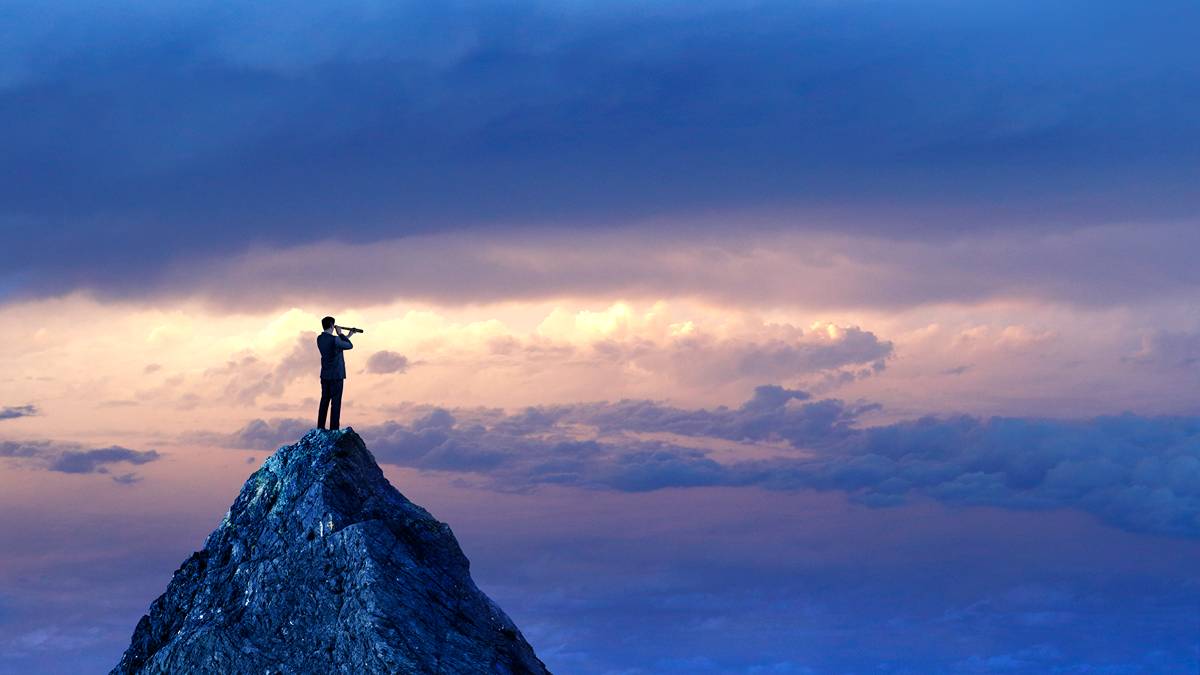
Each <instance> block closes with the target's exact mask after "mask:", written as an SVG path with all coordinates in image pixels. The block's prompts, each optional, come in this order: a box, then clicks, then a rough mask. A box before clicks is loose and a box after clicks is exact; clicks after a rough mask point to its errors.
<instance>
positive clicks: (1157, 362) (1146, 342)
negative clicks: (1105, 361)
mask: <svg viewBox="0 0 1200 675" xmlns="http://www.w3.org/2000/svg"><path fill="white" fill-rule="evenodd" d="M1127 360H1128V361H1131V362H1133V363H1137V364H1140V365H1144V366H1148V367H1151V368H1155V369H1158V370H1164V371H1177V370H1180V369H1184V370H1191V369H1195V368H1196V367H1197V365H1198V364H1200V333H1195V332H1189V331H1162V330H1160V331H1154V332H1151V333H1147V334H1145V335H1143V336H1142V340H1141V348H1140V349H1138V351H1136V352H1135V353H1133V354H1132V355H1130V356H1129V357H1128V358H1127Z"/></svg>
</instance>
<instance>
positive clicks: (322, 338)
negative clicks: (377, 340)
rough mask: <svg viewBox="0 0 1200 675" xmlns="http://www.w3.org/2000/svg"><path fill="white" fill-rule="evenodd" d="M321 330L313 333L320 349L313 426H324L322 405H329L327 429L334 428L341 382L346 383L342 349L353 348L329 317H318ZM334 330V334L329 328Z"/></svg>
mask: <svg viewBox="0 0 1200 675" xmlns="http://www.w3.org/2000/svg"><path fill="white" fill-rule="evenodd" d="M321 328H323V329H324V332H322V333H321V334H320V335H318V336H317V349H319V350H320V351H321V407H320V408H318V409H317V428H318V429H324V428H325V408H326V406H328V407H329V409H330V410H329V428H330V430H336V429H337V428H338V426H339V425H340V423H341V416H342V385H343V384H344V383H345V382H346V359H345V358H344V357H343V356H342V352H344V351H346V350H347V349H354V345H352V344H350V340H348V339H347V338H346V335H345V334H344V333H342V329H341V327H340V326H335V325H334V320H333V317H332V316H327V317H325V318H324V319H321ZM334 330H337V335H334V334H333V331H334Z"/></svg>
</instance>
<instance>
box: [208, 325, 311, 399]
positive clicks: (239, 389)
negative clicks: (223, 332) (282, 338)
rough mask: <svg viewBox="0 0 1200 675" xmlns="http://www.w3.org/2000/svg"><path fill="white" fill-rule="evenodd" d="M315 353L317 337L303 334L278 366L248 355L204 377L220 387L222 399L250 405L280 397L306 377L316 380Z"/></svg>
mask: <svg viewBox="0 0 1200 675" xmlns="http://www.w3.org/2000/svg"><path fill="white" fill-rule="evenodd" d="M315 351H316V333H313V332H303V333H300V334H299V335H298V336H297V338H296V340H295V342H293V343H292V348H291V350H289V351H288V352H287V354H286V355H285V356H284V357H283V358H282V359H281V360H280V361H279V362H278V363H275V364H269V363H267V362H265V361H263V360H262V359H260V358H259V357H258V356H257V355H256V354H254V353H253V352H249V351H247V352H243V353H241V354H238V355H237V356H235V357H234V358H233V359H230V360H229V361H226V362H225V363H224V364H222V365H220V366H217V367H215V368H210V369H208V370H207V371H205V373H204V376H205V378H207V379H209V380H211V381H214V382H217V383H219V384H220V386H222V388H223V392H222V397H223V398H231V399H233V400H236V401H238V402H241V403H244V404H247V405H253V404H255V403H256V402H257V401H258V399H259V398H260V397H262V396H278V395H280V394H282V393H283V391H284V389H285V388H286V387H287V385H289V384H291V383H292V382H294V381H295V380H298V379H300V378H301V377H303V376H304V375H305V374H309V375H312V376H313V377H314V378H315V377H316V376H317V374H318V372H319V370H320V368H319V364H318V359H317V358H316V357H315V356H314V353H315Z"/></svg>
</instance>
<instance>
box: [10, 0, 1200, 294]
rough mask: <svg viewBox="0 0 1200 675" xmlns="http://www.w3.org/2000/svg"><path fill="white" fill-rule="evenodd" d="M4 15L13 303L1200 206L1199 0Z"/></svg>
mask: <svg viewBox="0 0 1200 675" xmlns="http://www.w3.org/2000/svg"><path fill="white" fill-rule="evenodd" d="M0 11H2V12H3V15H2V16H0V19H2V20H3V21H4V24H5V25H8V26H12V27H13V28H14V29H13V30H12V31H6V37H7V39H6V40H5V43H4V45H3V46H0V64H2V65H0V144H3V147H4V148H5V152H4V153H3V155H2V156H0V173H2V174H3V175H5V176H7V177H9V178H8V179H6V180H5V181H2V182H0V204H3V205H4V206H3V207H2V210H0V228H3V231H4V235H5V243H6V245H7V246H9V247H11V248H12V249H13V250H20V251H21V252H22V255H21V256H18V257H16V258H14V259H13V260H10V261H9V263H8V266H7V268H6V271H5V273H4V274H3V276H0V297H20V296H25V295H31V294H33V295H37V294H44V293H51V292H58V291H62V290H67V289H71V288H78V287H89V288H93V289H96V290H98V291H100V292H101V293H104V294H115V295H120V296H139V295H141V294H143V293H145V292H147V289H152V288H155V284H156V283H157V282H160V281H161V280H162V279H163V278H164V275H166V274H167V273H168V272H169V270H171V269H173V268H174V267H175V266H176V265H178V264H181V263H185V262H188V261H195V260H204V259H217V258H219V257H221V256H224V255H227V254H229V253H231V252H238V251H243V250H245V249H246V248H247V247H248V246H264V247H275V246H279V245H287V244H297V243H307V242H318V241H326V240H331V239H335V240H343V241H350V242H370V241H377V240H382V239H388V238H394V237H396V236H400V235H405V234H412V233H417V232H434V231H443V230H446V229H451V228H456V227H460V226H472V227H486V228H495V227H503V226H504V224H505V223H514V222H519V223H526V224H530V223H532V224H536V223H542V224H546V226H547V227H553V226H552V225H549V224H550V223H555V224H560V223H565V224H566V225H567V226H569V227H573V228H574V227H581V226H589V225H595V224H604V223H610V222H617V221H621V220H624V219H627V218H630V217H640V216H649V215H655V216H662V215H664V214H667V215H672V216H676V217H679V218H686V217H687V216H688V215H689V214H694V213H706V212H712V211H713V210H714V209H720V210H738V209H743V208H747V207H754V208H793V207H805V208H810V209H813V210H815V211H814V212H816V213H836V212H843V211H850V212H854V213H857V214H859V215H860V216H861V217H858V218H856V219H852V220H853V222H855V223H857V225H855V226H856V227H860V228H865V229H867V230H869V231H872V232H876V233H881V234H884V235H887V236H897V237H901V236H910V235H913V234H920V235H930V234H933V233H939V232H948V231H952V232H957V233H962V232H966V231H971V230H975V229H979V228H992V227H997V226H1005V225H1009V224H1012V223H1015V222H1022V221H1036V222H1035V223H1034V224H1036V225H1037V226H1039V227H1056V226H1059V225H1064V224H1065V225H1068V226H1069V225H1072V224H1076V223H1079V222H1084V221H1087V220H1089V219H1094V218H1098V219H1101V220H1113V221H1115V220H1131V219H1160V218H1172V217H1176V216H1180V215H1184V214H1190V213H1193V212H1194V209H1195V206H1196V199H1195V197H1194V191H1192V190H1190V189H1189V188H1190V186H1191V185H1192V183H1193V182H1194V179H1195V177H1196V174H1195V167H1196V165H1197V164H1196V159H1197V147H1198V145H1197V139H1198V138H1200V132H1198V130H1197V121H1196V120H1197V117H1196V115H1195V114H1194V111H1195V110H1196V108H1197V104H1198V103H1200V78H1198V76H1197V74H1196V71H1195V69H1193V68H1191V67H1190V64H1191V61H1192V56H1193V46H1194V44H1195V42H1196V38H1197V35H1196V31H1197V26H1200V20H1198V19H1200V9H1197V7H1196V5H1195V4H1194V3H1190V2H1183V1H1182V0H1168V1H1166V2H1157V3H1142V4H1131V3H1118V2H1091V3H1082V2H1064V1H1052V2H1036V3H1035V2H1005V3H1000V2H983V3H917V2H900V3H882V4H881V3H861V2H846V3H794V2H765V3H757V4H755V5H752V6H749V8H748V7H747V6H746V5H743V4H740V3H732V2H699V3H673V4H662V5H657V4H656V5H655V6H653V8H650V7H647V6H646V5H644V3H604V4H588V3H569V4H568V3H556V2H527V1H526V2H511V3H499V4H495V3H464V4H458V3H450V4H437V5H428V4H418V3H396V4H392V5H380V4H378V3H356V2H343V3H327V2H308V3H286V4H282V3H270V2H266V3H238V4H222V5H208V4H205V3H199V4H185V5H170V6H160V5H144V4H133V3H121V2H117V3H87V2H84V3H69V4H66V5H54V6H47V5H46V4H45V3H33V2H18V3H8V5H6V7H5V8H4V9H3V10H0ZM815 220H816V221H818V222H817V226H820V221H821V220H822V219H820V218H817V219H815ZM838 226H839V227H845V226H846V225H845V224H844V223H839V224H838Z"/></svg>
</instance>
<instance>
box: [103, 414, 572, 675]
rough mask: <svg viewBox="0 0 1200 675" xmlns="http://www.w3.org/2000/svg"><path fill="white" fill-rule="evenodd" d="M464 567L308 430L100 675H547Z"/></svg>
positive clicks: (364, 463)
mask: <svg viewBox="0 0 1200 675" xmlns="http://www.w3.org/2000/svg"><path fill="white" fill-rule="evenodd" d="M468 568H469V563H468V561H467V558H466V556H464V555H463V553H462V550H461V549H460V548H459V547H458V542H457V541H456V540H455V539H454V535H453V534H452V533H451V532H450V528H449V527H448V526H447V525H445V524H444V523H441V522H439V521H438V520H436V519H435V518H434V517H433V516H431V515H430V514H429V512H427V511H426V510H425V509H423V508H421V507H420V506H417V505H416V504H413V503H412V502H410V501H408V500H407V499H405V498H404V496H403V495H401V494H400V493H399V492H398V491H397V490H396V489H395V488H393V487H392V485H391V484H390V483H388V481H387V479H386V478H385V477H384V475H383V472H382V471H381V470H380V469H379V466H378V465H377V464H376V463H375V458H374V457H373V456H372V455H371V452H370V451H369V450H367V447H366V445H365V444H364V443H363V440H362V438H360V437H359V436H358V434H356V433H354V431H353V430H350V429H345V430H342V431H333V432H330V431H321V430H317V429H314V430H312V431H310V432H308V433H307V434H306V435H305V436H304V437H303V438H301V439H300V441H299V442H297V443H295V444H294V445H287V446H284V447H282V448H280V449H279V450H278V451H276V452H275V454H274V455H272V456H271V457H270V458H269V459H267V461H266V462H265V463H264V464H263V467H262V468H261V469H259V470H258V471H256V472H254V474H253V475H251V476H250V478H249V480H247V481H246V484H245V485H244V486H243V487H242V491H241V494H239V495H238V497H237V499H236V500H235V501H234V502H233V506H232V507H231V508H230V509H229V513H227V514H226V515H225V518H224V520H222V521H221V524H220V525H219V526H218V527H217V529H216V530H214V531H213V533H212V534H210V535H209V536H208V540H207V541H206V542H205V544H204V549H203V550H200V551H197V552H196V553H193V554H192V556H191V557H190V558H188V559H187V560H186V561H185V562H184V563H183V565H182V566H181V567H180V568H179V570H177V571H176V572H175V576H174V578H172V579H171V583H170V584H169V585H168V586H167V590H166V592H165V593H163V594H162V596H160V597H159V598H158V599H157V600H155V601H154V603H153V604H152V605H151V606H150V613H149V614H148V615H147V616H143V617H142V619H141V621H139V622H138V625H137V628H136V629H135V630H134V633H133V640H132V642H131V644H130V646H129V649H128V650H127V651H126V652H125V654H124V656H123V657H122V658H121V662H120V663H119V664H118V665H117V667H116V668H114V669H113V670H112V673H258V674H260V675H261V674H264V673H269V674H272V675H274V674H287V675H291V674H300V673H456V674H457V673H488V674H489V675H506V674H512V675H517V674H523V673H547V672H548V671H547V670H546V667H545V666H544V665H543V664H542V662H541V661H540V660H538V658H537V656H536V655H534V653H533V648H532V647H530V646H529V644H528V643H527V642H526V641H525V638H524V637H523V636H522V635H521V632H520V631H519V630H517V627H516V626H515V625H513V622H512V621H511V620H510V619H509V618H508V617H507V616H506V615H505V614H504V612H503V611H501V610H500V608H499V607H497V606H496V604H495V603H493V602H492V601H491V600H490V599H489V598H488V597H487V596H486V595H484V594H483V592H482V591H480V590H479V589H478V588H476V586H475V583H474V582H473V581H472V580H471V576H470V572H469V569H468Z"/></svg>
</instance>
